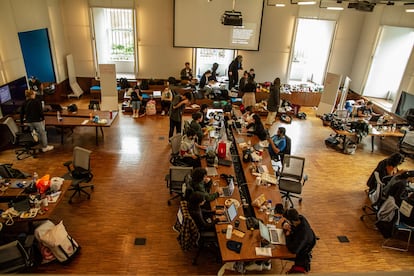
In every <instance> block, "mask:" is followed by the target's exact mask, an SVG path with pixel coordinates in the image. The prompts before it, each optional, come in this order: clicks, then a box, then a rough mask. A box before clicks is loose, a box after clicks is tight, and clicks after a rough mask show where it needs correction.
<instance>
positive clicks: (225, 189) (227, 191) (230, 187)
mask: <svg viewBox="0 0 414 276" xmlns="http://www.w3.org/2000/svg"><path fill="white" fill-rule="evenodd" d="M233 192H234V180H233V178H230V179H229V185H227V186H226V187H223V194H222V195H220V196H221V197H229V196H232V195H233Z"/></svg>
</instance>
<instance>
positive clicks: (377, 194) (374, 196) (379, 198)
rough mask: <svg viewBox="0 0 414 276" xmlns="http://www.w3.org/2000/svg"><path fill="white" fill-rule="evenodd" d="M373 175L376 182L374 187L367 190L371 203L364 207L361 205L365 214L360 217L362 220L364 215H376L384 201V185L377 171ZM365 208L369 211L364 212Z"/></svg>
mask: <svg viewBox="0 0 414 276" xmlns="http://www.w3.org/2000/svg"><path fill="white" fill-rule="evenodd" d="M374 176H375V182H376V184H377V185H376V188H375V189H374V190H371V191H369V192H368V198H369V201H370V202H371V205H365V206H364V207H362V211H364V212H365V214H364V215H362V216H361V217H360V220H364V218H365V217H366V216H376V215H377V213H378V210H379V208H380V207H381V204H382V203H383V202H384V198H383V195H382V191H383V188H384V186H385V185H384V183H383V182H382V181H381V179H380V176H379V173H378V172H377V171H375V172H374ZM367 209H368V210H370V211H371V212H370V213H366V211H367Z"/></svg>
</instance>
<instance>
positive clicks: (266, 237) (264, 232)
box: [259, 220, 270, 242]
mask: <svg viewBox="0 0 414 276" xmlns="http://www.w3.org/2000/svg"><path fill="white" fill-rule="evenodd" d="M259 230H260V236H261V237H262V239H264V240H266V241H268V242H270V233H269V229H268V228H267V226H266V225H265V224H264V223H263V222H261V221H260V220H259Z"/></svg>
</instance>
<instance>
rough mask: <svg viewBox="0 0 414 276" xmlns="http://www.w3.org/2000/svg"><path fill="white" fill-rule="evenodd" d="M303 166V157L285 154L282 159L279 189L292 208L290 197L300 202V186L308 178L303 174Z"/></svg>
mask: <svg viewBox="0 0 414 276" xmlns="http://www.w3.org/2000/svg"><path fill="white" fill-rule="evenodd" d="M304 167H305V158H303V157H298V156H292V155H288V154H286V155H285V156H284V159H283V164H282V170H281V172H280V175H279V179H278V182H279V190H280V193H281V194H282V199H286V200H287V201H289V202H290V205H291V206H290V207H291V208H293V206H294V205H293V201H292V198H298V199H299V203H301V202H302V197H300V196H299V195H300V194H301V193H302V187H303V185H305V182H306V181H307V180H308V176H307V175H303V169H304Z"/></svg>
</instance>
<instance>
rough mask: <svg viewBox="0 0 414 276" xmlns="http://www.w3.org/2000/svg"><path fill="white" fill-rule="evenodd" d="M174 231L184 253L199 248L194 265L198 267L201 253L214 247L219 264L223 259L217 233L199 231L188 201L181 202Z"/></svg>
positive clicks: (193, 261)
mask: <svg viewBox="0 0 414 276" xmlns="http://www.w3.org/2000/svg"><path fill="white" fill-rule="evenodd" d="M173 230H174V231H175V232H177V233H178V237H177V240H178V243H179V244H180V247H181V249H182V250H183V251H190V250H191V249H193V248H198V250H197V253H196V255H195V257H194V258H193V260H192V264H193V265H197V260H198V257H199V256H200V253H201V251H202V250H203V249H204V248H207V247H210V248H211V247H214V248H215V249H216V250H215V252H214V253H215V255H216V256H217V262H219V260H220V259H221V255H220V250H218V242H217V235H216V232H215V231H199V229H198V227H197V224H196V223H195V221H194V220H193V218H192V217H191V215H190V212H189V210H188V203H187V201H185V200H183V201H180V207H179V209H178V213H177V219H176V222H175V224H174V226H173Z"/></svg>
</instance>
